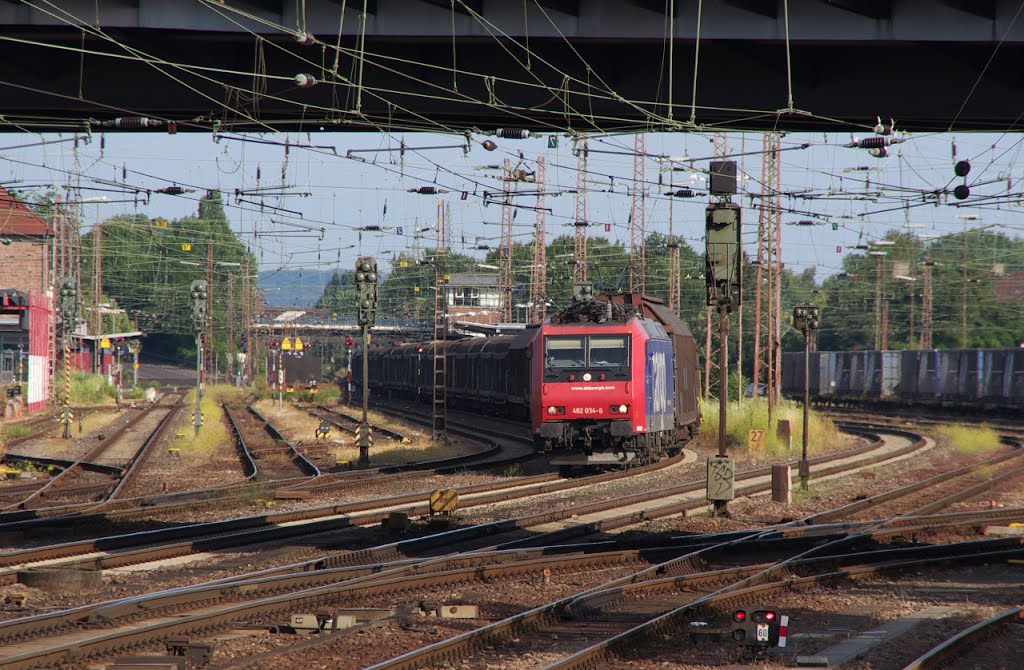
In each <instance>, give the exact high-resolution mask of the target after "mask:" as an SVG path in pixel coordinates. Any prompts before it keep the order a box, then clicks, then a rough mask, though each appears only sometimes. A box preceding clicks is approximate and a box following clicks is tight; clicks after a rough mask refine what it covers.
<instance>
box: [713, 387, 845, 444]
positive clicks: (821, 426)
mask: <svg viewBox="0 0 1024 670" xmlns="http://www.w3.org/2000/svg"><path fill="white" fill-rule="evenodd" d="M773 418H774V420H775V423H774V425H773V426H772V427H771V429H769V428H768V400H767V399H766V398H744V399H743V402H742V403H735V402H730V403H729V406H728V412H727V414H726V422H727V423H726V432H725V435H726V444H727V446H728V447H729V448H740V449H747V438H748V434H749V431H750V430H753V429H759V430H764V431H765V451H766V452H768V453H769V454H781V453H786V451H787V449H786V445H785V444H784V443H783V442H782V441H781V440H780V439H779V438H778V436H777V435H776V427H777V425H778V420H779V419H788V420H789V425H790V428H791V432H792V448H793V449H794V450H798V449H799V448H800V446H801V444H802V441H803V406H802V405H800V404H798V403H795V402H791V401H788V400H783V401H782V402H781V403H780V404H777V405H776V406H775V414H774V417H773ZM809 428H810V431H809V432H810V435H809V440H808V444H807V449H808V451H809V452H813V451H814V450H815V447H816V446H817V445H822V444H828V443H830V442H834V441H835V440H836V439H837V438H838V437H839V430H838V429H837V428H836V426H835V424H834V423H832V421H830V420H829V419H826V418H825V417H823V416H819V415H818V414H817V413H816V412H814V411H813V410H811V414H810V417H809ZM701 435H702V436H704V437H703V439H702V441H706V442H705V444H717V440H718V401H717V400H712V401H711V402H707V403H704V425H703V426H701Z"/></svg>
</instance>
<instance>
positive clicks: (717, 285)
mask: <svg viewBox="0 0 1024 670" xmlns="http://www.w3.org/2000/svg"><path fill="white" fill-rule="evenodd" d="M740 211H741V210H740V206H739V205H737V204H735V203H731V202H724V203H716V204H713V205H710V206H708V208H707V210H706V212H705V228H704V235H705V256H704V266H705V269H704V281H705V284H706V285H707V291H708V300H707V304H708V306H710V307H714V306H720V305H726V306H728V307H730V308H731V307H733V306H739V305H740V304H742V300H743V294H742V285H743V262H742V261H743V243H742V239H741V230H742V226H741V222H740V219H741V217H740Z"/></svg>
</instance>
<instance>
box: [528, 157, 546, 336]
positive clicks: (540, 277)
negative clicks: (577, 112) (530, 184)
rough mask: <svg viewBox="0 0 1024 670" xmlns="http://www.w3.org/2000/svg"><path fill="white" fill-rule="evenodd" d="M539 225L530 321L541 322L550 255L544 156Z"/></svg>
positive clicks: (539, 181) (540, 171)
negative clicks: (546, 226) (547, 245)
mask: <svg viewBox="0 0 1024 670" xmlns="http://www.w3.org/2000/svg"><path fill="white" fill-rule="evenodd" d="M536 181H537V227H536V231H535V232H534V234H533V267H532V268H531V270H530V307H529V316H528V317H527V319H526V321H527V322H528V323H541V322H542V321H544V317H545V316H547V281H548V255H547V247H546V244H547V235H546V232H545V229H544V228H545V225H546V218H545V212H544V206H545V202H544V157H543V156H538V157H537V180H536Z"/></svg>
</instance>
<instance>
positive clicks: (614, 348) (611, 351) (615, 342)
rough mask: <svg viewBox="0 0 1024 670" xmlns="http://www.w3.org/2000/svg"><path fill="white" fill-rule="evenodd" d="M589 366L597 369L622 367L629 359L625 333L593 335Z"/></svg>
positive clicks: (591, 337) (590, 339) (590, 338)
mask: <svg viewBox="0 0 1024 670" xmlns="http://www.w3.org/2000/svg"><path fill="white" fill-rule="evenodd" d="M587 339H588V340H589V341H590V356H589V362H590V365H589V367H591V368H597V369H602V370H604V369H609V368H621V367H624V366H625V365H627V363H628V361H629V351H628V349H627V345H626V343H627V339H626V336H625V335H591V336H590V337H589V338H587Z"/></svg>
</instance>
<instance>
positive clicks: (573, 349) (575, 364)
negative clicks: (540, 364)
mask: <svg viewBox="0 0 1024 670" xmlns="http://www.w3.org/2000/svg"><path fill="white" fill-rule="evenodd" d="M585 339H586V338H584V337H572V336H565V335H561V336H554V337H546V338H544V361H545V365H546V366H547V368H548V369H550V370H566V369H579V368H584V367H586V364H587V362H586V349H585V348H584V340H585Z"/></svg>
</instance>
